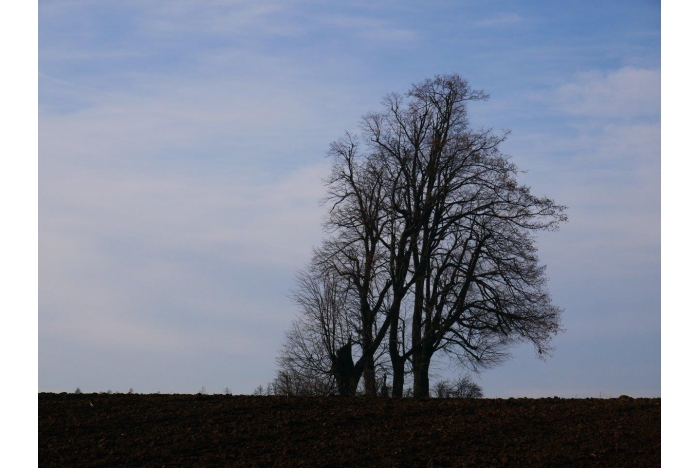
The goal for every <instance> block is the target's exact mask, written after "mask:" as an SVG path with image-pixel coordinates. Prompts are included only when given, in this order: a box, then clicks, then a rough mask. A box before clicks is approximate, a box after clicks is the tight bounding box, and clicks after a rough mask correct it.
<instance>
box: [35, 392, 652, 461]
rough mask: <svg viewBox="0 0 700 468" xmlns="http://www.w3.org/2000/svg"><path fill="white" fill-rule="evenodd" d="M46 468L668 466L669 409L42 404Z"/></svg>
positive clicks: (629, 404) (240, 402)
mask: <svg viewBox="0 0 700 468" xmlns="http://www.w3.org/2000/svg"><path fill="white" fill-rule="evenodd" d="M39 463H40V466H67V467H98V466H100V467H107V466H129V467H136V466H138V467H163V466H165V467H175V466H180V467H185V466H186V467H196V466H217V467H218V466H250V467H253V466H304V467H310V466H327V467H335V466H347V467H355V466H360V467H364V466H368V467H371V466H378V467H379V466H381V467H399V466H406V467H408V466H426V467H427V466H434V467H437V466H507V467H524V466H528V467H567V466H568V467H589V466H597V467H606V468H611V467H623V466H629V467H645V466H660V465H661V399H659V398H656V399H646V398H644V399H642V398H639V399H633V398H625V397H622V398H618V399H558V398H545V399H527V398H522V399H508V400H491V399H481V400H438V399H430V400H413V399H403V400H397V399H388V398H376V399H369V398H363V397H355V398H341V397H329V398H305V397H254V396H226V395H123V394H111V395H110V394H82V395H74V394H65V393H62V394H52V393H40V394H39Z"/></svg>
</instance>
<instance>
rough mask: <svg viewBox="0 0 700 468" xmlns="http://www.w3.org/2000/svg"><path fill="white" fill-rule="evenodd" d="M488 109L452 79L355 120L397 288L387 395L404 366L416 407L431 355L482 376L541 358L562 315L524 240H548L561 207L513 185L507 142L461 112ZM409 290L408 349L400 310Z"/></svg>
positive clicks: (398, 384)
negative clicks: (381, 178)
mask: <svg viewBox="0 0 700 468" xmlns="http://www.w3.org/2000/svg"><path fill="white" fill-rule="evenodd" d="M487 98H488V96H487V95H486V94H485V93H484V92H483V91H476V90H473V89H472V88H471V87H470V86H469V85H468V83H467V82H466V81H465V80H464V79H462V78H461V77H460V76H458V75H452V76H437V77H435V78H434V79H432V80H426V81H424V82H423V83H421V84H419V85H415V86H413V88H412V89H411V90H410V91H409V92H408V93H407V94H406V95H405V96H400V95H397V94H390V95H388V96H387V97H386V98H385V100H384V108H385V109H384V112H381V113H374V114H369V115H367V116H366V117H365V118H364V121H363V133H364V136H365V140H366V141H367V143H368V144H369V146H370V150H369V152H370V154H371V158H372V160H373V161H374V165H376V166H378V167H382V168H383V172H382V173H383V174H384V175H385V177H387V181H386V182H385V183H384V184H383V186H384V187H385V188H386V189H387V190H385V192H384V194H385V203H384V207H385V210H386V212H387V214H386V216H387V217H388V219H390V220H391V223H390V225H389V226H390V227H389V229H388V230H387V232H388V235H387V236H383V237H382V240H383V245H384V246H385V248H386V249H387V250H388V252H389V253H388V255H387V257H388V258H389V268H388V269H389V271H390V273H391V281H392V286H393V304H392V307H391V308H390V311H389V316H390V320H391V330H390V340H389V341H390V343H389V349H390V354H391V358H392V363H393V365H394V368H393V374H394V391H393V394H394V395H395V396H399V394H400V392H401V391H402V388H403V381H402V378H401V375H402V373H403V366H404V363H405V361H406V360H410V363H411V365H412V369H413V373H414V376H413V377H414V379H413V380H414V394H415V396H416V397H419V398H420V397H426V396H428V395H429V377H428V370H429V366H430V360H431V358H432V356H433V355H434V354H435V353H436V352H437V351H440V350H442V351H445V352H448V353H454V354H456V356H457V357H458V358H459V359H461V360H463V361H464V362H466V363H468V364H470V365H472V366H474V367H479V366H482V367H484V366H489V365H492V364H494V363H497V362H499V361H500V360H502V359H503V358H504V357H505V356H506V353H505V352H504V350H505V348H506V347H507V346H509V345H510V344H512V343H513V342H515V341H530V342H532V343H533V344H534V345H535V347H536V349H537V351H538V352H539V354H540V355H543V354H546V352H547V351H549V347H548V340H549V339H550V337H551V336H552V335H553V334H555V333H557V332H558V331H559V330H560V328H559V323H560V314H561V309H559V308H557V307H555V306H553V305H552V304H551V301H550V298H549V295H548V293H547V291H546V289H545V285H546V277H545V276H544V268H543V267H540V266H538V264H537V255H536V248H535V246H534V242H533V238H532V235H531V234H530V233H531V232H534V231H537V230H546V229H556V227H557V225H558V223H560V222H563V221H565V220H566V216H565V214H564V207H562V206H558V205H555V204H554V202H553V201H552V200H550V199H548V198H538V197H535V196H533V195H531V194H530V191H529V188H528V187H525V186H522V185H519V184H518V183H517V180H516V175H517V172H518V169H517V167H515V165H513V164H512V163H511V162H510V161H509V160H508V158H507V157H506V156H504V155H502V154H501V153H500V151H499V149H498V147H499V145H500V144H501V143H502V142H503V141H504V140H505V138H506V136H507V135H506V134H504V135H496V134H494V133H493V132H492V131H491V130H483V129H478V130H475V129H473V128H472V127H471V126H470V124H469V119H468V112H467V103H468V102H470V101H480V100H485V99H487ZM409 291H410V295H411V296H412V297H411V298H410V300H409V301H408V303H409V304H410V305H411V306H412V307H413V310H412V311H410V312H409V313H408V316H407V319H408V320H407V322H409V321H410V344H409V345H406V343H405V340H404V337H400V336H399V335H400V334H401V333H405V331H406V327H405V326H402V320H401V313H400V310H401V307H402V304H403V305H405V304H406V300H405V299H406V296H407V294H408V293H409ZM402 347H403V352H401V351H400V349H401V348H402ZM397 377H398V378H397Z"/></svg>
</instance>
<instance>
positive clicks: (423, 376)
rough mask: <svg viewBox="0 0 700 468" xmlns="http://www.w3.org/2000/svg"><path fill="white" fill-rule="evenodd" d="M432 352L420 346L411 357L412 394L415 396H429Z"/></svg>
mask: <svg viewBox="0 0 700 468" xmlns="http://www.w3.org/2000/svg"><path fill="white" fill-rule="evenodd" d="M431 357H432V353H431V352H429V350H428V349H426V348H422V349H419V350H418V352H417V353H416V354H415V355H414V357H413V396H414V397H415V398H428V397H430V376H429V375H428V370H429V369H430V358H431Z"/></svg>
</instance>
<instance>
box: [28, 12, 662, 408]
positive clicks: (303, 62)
mask: <svg viewBox="0 0 700 468" xmlns="http://www.w3.org/2000/svg"><path fill="white" fill-rule="evenodd" d="M38 28H39V33H38V72H39V75H38V76H39V77H38V91H39V92H38V137H39V139H38V155H39V157H38V233H39V237H38V252H39V253H38V255H39V262H38V386H39V391H51V392H61V391H73V390H75V389H76V388H77V387H80V388H81V390H82V391H84V392H93V391H106V390H112V391H122V392H124V391H128V390H129V389H130V388H132V389H133V390H134V391H136V392H145V393H148V392H156V391H160V392H163V393H171V392H172V393H194V392H197V391H199V390H200V389H201V388H202V387H204V388H205V389H206V390H207V391H208V392H209V393H213V392H217V393H221V392H223V390H224V388H226V387H228V388H229V389H231V391H232V392H233V393H235V394H247V393H252V391H253V390H254V389H255V387H257V386H258V385H260V384H262V385H265V384H266V383H268V382H270V381H271V380H272V379H273V378H274V376H275V370H276V365H275V356H276V355H277V352H278V349H279V347H280V345H281V344H282V342H283V338H284V332H285V330H286V329H287V328H288V327H289V325H290V324H291V322H292V320H293V318H294V316H295V314H296V313H297V310H296V308H295V306H294V304H293V303H292V301H291V300H290V299H289V294H290V292H291V290H292V287H293V276H294V272H295V271H296V270H297V269H299V268H303V267H304V265H305V264H306V263H307V262H308V260H309V259H310V254H311V251H312V248H313V247H314V246H318V245H319V244H320V241H321V239H322V237H323V231H322V228H321V222H322V219H323V216H324V213H325V210H326V209H327V207H324V206H323V205H321V204H320V200H321V198H322V197H323V195H324V190H325V187H324V185H323V182H322V178H323V177H324V176H325V175H327V174H328V171H329V160H328V159H327V158H326V152H327V150H328V146H329V144H330V143H331V142H333V141H334V140H336V139H338V138H339V137H341V136H342V135H343V133H344V132H345V131H346V130H348V131H357V130H358V121H359V119H360V118H361V116H362V115H364V114H365V113H367V112H370V111H375V110H379V109H380V103H381V99H382V97H383V96H384V95H385V94H386V93H389V92H399V93H403V92H405V91H407V90H408V89H409V88H410V86H411V84H412V83H417V82H420V81H422V80H423V79H425V78H429V77H432V76H434V75H436V74H443V73H459V74H461V75H462V76H463V77H465V78H466V79H467V80H468V81H469V83H470V84H471V85H472V86H473V87H474V88H476V89H484V90H485V91H486V92H487V93H489V94H490V96H491V98H490V100H489V101H487V102H479V103H475V104H474V105H472V106H471V108H470V113H471V116H472V123H473V124H474V125H475V126H484V127H493V128H494V129H496V130H500V129H509V130H510V131H511V132H512V133H511V135H510V137H509V139H508V140H507V141H506V142H505V143H504V144H503V146H502V150H503V152H504V153H507V154H509V155H511V157H512V161H513V162H514V163H515V164H517V165H518V166H519V167H520V168H521V169H523V170H526V171H527V172H525V173H523V174H521V176H520V181H522V182H523V183H525V184H527V185H529V186H531V187H532V191H533V193H535V194H537V195H546V196H548V197H551V198H553V199H554V200H555V201H556V202H557V203H559V204H563V205H566V206H567V207H568V211H567V214H568V217H569V222H568V223H566V224H565V225H563V226H562V227H561V229H560V230H559V231H558V232H554V233H544V234H541V235H539V236H538V244H537V245H538V248H539V256H540V260H541V263H543V264H545V265H547V275H548V277H549V290H550V292H551V295H552V298H553V301H554V303H555V304H557V305H558V306H560V307H562V308H564V310H565V311H564V313H563V316H562V325H563V327H564V328H565V329H566V332H564V333H562V334H559V335H557V336H556V337H555V338H554V340H553V344H554V346H555V348H556V350H555V351H554V354H553V355H552V356H551V357H549V358H548V359H547V360H546V361H542V360H539V359H537V358H536V355H535V354H536V353H535V351H534V350H533V348H532V346H528V345H522V346H520V347H516V348H513V350H512V353H513V357H512V359H510V360H509V361H508V362H507V363H505V364H503V365H500V366H499V367H496V368H493V369H490V370H486V371H483V372H482V373H481V374H480V375H479V376H475V377H474V378H475V380H476V382H477V383H479V385H481V386H482V388H483V389H484V394H485V396H487V397H497V398H502V397H511V396H515V397H522V396H528V397H542V396H555V395H556V396H560V397H599V396H618V395H621V394H626V395H629V396H633V397H658V396H660V394H661V175H660V173H661V156H660V155H661V25H660V3H659V2H658V1H656V2H652V1H614V2H611V1H585V2H584V1H572V2H558V1H538V2H518V1H488V2H487V1H434V2H398V1H397V2H391V1H383V2H377V1H373V2H362V1H353V2H314V1H260V0H258V1H246V0H240V1H224V0H221V1H207V2H202V1H201V0H198V1H194V0H171V1H146V0H139V1H131V0H120V1H111V0H100V1H90V0H83V1H75V0H47V1H39V5H38ZM460 372H462V371H461V370H460V369H459V368H456V367H454V366H453V365H451V364H450V363H449V362H447V361H441V362H437V363H436V364H435V365H434V369H433V373H432V379H433V381H435V380H437V379H440V378H449V377H453V376H456V375H459V374H460Z"/></svg>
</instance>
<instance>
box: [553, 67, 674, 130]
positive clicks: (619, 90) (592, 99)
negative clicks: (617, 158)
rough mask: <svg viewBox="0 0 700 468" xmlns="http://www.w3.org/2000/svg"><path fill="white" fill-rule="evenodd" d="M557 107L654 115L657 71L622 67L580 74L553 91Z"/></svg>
mask: <svg viewBox="0 0 700 468" xmlns="http://www.w3.org/2000/svg"><path fill="white" fill-rule="evenodd" d="M554 102H555V105H556V107H558V108H559V109H560V110H562V111H564V112H566V113H569V114H573V115H582V116H592V117H604V118H620V117H622V118H637V117H642V118H658V117H659V116H660V112H661V70H659V69H655V70H654V69H641V68H632V67H625V68H622V69H619V70H616V71H613V72H610V73H607V74H605V73H602V72H599V71H596V72H589V73H583V74H580V75H578V76H577V77H576V79H575V81H574V82H572V83H568V84H565V85H563V86H561V87H560V88H558V89H557V90H556V91H555V93H554Z"/></svg>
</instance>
